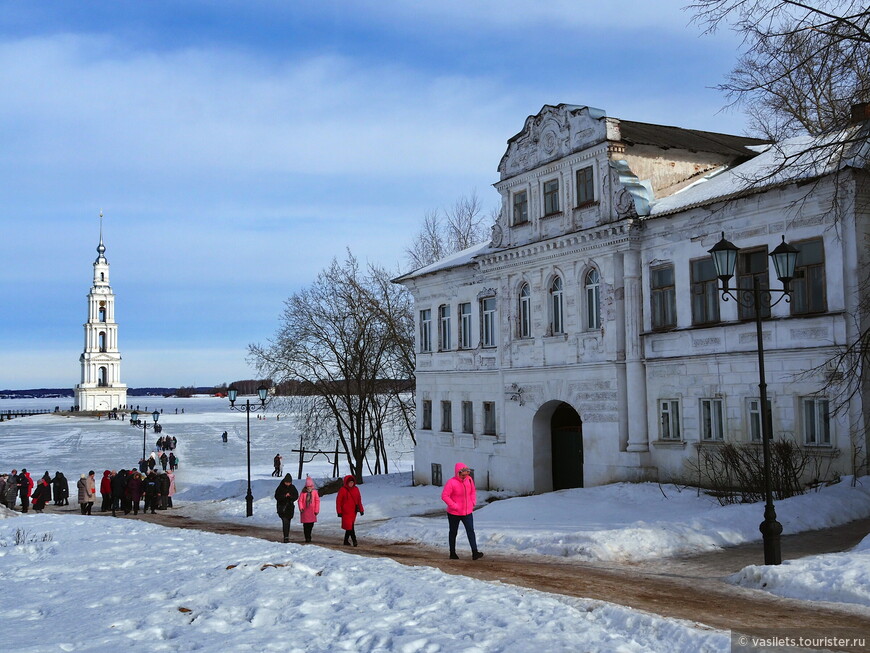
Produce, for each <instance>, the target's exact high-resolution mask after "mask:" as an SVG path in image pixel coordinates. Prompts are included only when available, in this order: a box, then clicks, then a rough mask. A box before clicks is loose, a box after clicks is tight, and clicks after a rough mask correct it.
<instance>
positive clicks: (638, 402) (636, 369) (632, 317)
mask: <svg viewBox="0 0 870 653" xmlns="http://www.w3.org/2000/svg"><path fill="white" fill-rule="evenodd" d="M623 266H624V274H625V276H624V279H625V374H626V387H627V389H628V447H627V448H626V451H649V429H648V425H647V411H646V368H645V366H644V362H643V343H642V342H641V336H640V334H641V332H642V330H643V289H642V287H641V263H640V252H637V251H633V250H629V251H627V252H625V255H624V258H623Z"/></svg>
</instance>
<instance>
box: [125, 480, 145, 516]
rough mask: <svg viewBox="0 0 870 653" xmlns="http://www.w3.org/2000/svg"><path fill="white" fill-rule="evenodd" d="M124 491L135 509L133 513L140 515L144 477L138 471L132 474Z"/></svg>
mask: <svg viewBox="0 0 870 653" xmlns="http://www.w3.org/2000/svg"><path fill="white" fill-rule="evenodd" d="M124 491H125V493H126V496H127V497H128V500H129V501H130V507H131V508H132V509H133V514H134V515H138V514H139V501H141V500H142V477H141V476H140V475H139V474H137V473H136V472H133V473H132V474H130V476H129V478H128V479H127V488H126V489H125V490H124Z"/></svg>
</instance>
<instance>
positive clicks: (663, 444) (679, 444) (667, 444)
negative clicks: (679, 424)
mask: <svg viewBox="0 0 870 653" xmlns="http://www.w3.org/2000/svg"><path fill="white" fill-rule="evenodd" d="M650 444H651V445H652V446H654V447H655V448H656V449H685V448H686V444H688V443H687V442H686V441H685V440H653V441H652V442H651V443H650Z"/></svg>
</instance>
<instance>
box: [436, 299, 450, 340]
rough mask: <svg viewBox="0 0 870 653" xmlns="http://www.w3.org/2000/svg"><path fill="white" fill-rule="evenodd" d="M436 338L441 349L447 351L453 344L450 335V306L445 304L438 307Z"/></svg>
mask: <svg viewBox="0 0 870 653" xmlns="http://www.w3.org/2000/svg"><path fill="white" fill-rule="evenodd" d="M438 340H439V342H440V343H441V351H448V350H449V349H450V348H451V347H452V346H453V345H452V339H451V337H450V307H449V306H447V305H446V304H445V305H443V306H439V307H438Z"/></svg>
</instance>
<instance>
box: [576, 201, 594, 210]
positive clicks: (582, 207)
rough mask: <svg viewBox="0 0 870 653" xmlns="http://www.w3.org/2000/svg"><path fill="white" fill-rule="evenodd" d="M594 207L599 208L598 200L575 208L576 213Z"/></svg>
mask: <svg viewBox="0 0 870 653" xmlns="http://www.w3.org/2000/svg"><path fill="white" fill-rule="evenodd" d="M593 206H598V202H597V201H596V200H589V201H588V202H583V203H582V204H578V205H577V206H575V207H574V209H575V210H576V211H580V210H582V209H588V208H591V207H593Z"/></svg>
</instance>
